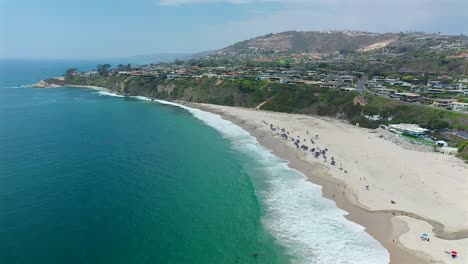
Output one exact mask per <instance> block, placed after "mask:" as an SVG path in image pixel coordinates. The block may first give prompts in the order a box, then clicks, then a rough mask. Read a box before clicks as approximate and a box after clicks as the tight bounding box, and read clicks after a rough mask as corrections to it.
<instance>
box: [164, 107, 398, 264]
mask: <svg viewBox="0 0 468 264" xmlns="http://www.w3.org/2000/svg"><path fill="white" fill-rule="evenodd" d="M156 101H158V102H159V103H162V104H169V105H174V106H178V107H181V108H184V109H186V110H188V111H189V112H190V113H192V114H193V115H194V116H195V117H196V118H198V119H200V120H202V121H203V122H205V123H206V124H208V125H210V126H212V127H214V128H215V129H216V130H218V131H219V132H220V133H221V134H222V135H223V136H225V137H226V138H228V139H229V140H231V141H232V142H233V143H234V144H233V147H234V148H236V149H238V150H239V151H241V152H243V153H244V154H246V155H248V156H250V157H252V158H253V159H252V160H255V161H256V162H257V164H258V165H257V168H255V169H254V171H255V173H251V174H254V175H251V176H252V177H254V178H256V179H253V181H254V182H255V181H257V182H263V184H264V185H265V184H266V185H267V186H268V187H265V188H257V194H258V196H259V198H260V200H261V202H262V204H263V205H264V207H265V211H266V214H265V217H264V219H263V223H264V225H265V226H266V227H267V229H269V230H270V231H271V232H272V234H273V235H274V236H275V237H276V238H277V240H278V241H279V243H280V244H281V245H283V246H284V247H286V248H287V249H288V251H289V253H290V254H291V255H292V256H294V258H295V259H294V260H293V262H294V263H327V264H329V263H330V264H331V263H342V264H345V263H346V264H351V263H356V264H357V263H359V264H380V263H388V262H389V259H390V257H389V254H388V252H387V251H386V250H385V248H384V247H383V246H382V245H381V244H380V243H379V242H378V241H376V240H375V239H373V238H372V237H371V236H370V235H369V234H367V233H366V232H365V231H364V227H362V226H360V225H358V224H356V223H354V222H351V221H349V220H347V219H346V218H345V217H344V216H345V215H346V214H347V212H345V211H343V210H341V209H339V208H337V207H336V205H335V204H334V203H333V202H332V201H331V200H328V199H325V198H323V197H322V196H321V194H322V192H321V187H320V186H319V185H316V184H313V183H311V182H309V181H306V177H305V176H304V175H303V174H301V173H300V172H298V171H296V170H294V169H291V168H289V167H288V165H287V162H286V161H284V160H282V159H279V158H278V157H276V156H274V155H273V154H271V152H270V151H269V150H267V149H266V148H264V147H262V146H261V145H260V144H258V142H257V140H256V139H255V138H254V137H253V136H251V135H250V134H249V133H248V132H247V131H245V130H243V129H242V128H240V127H239V126H237V125H235V124H233V123H232V122H230V121H227V120H224V119H222V118H221V117H220V116H219V115H216V114H212V113H208V112H204V111H201V110H199V109H194V108H190V107H187V106H184V105H179V104H176V103H172V102H166V101H161V100H156Z"/></svg>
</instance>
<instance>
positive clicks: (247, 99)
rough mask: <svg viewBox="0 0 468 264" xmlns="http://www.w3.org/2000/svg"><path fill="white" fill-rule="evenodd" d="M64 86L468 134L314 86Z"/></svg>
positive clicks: (387, 104) (103, 81) (153, 80)
mask: <svg viewBox="0 0 468 264" xmlns="http://www.w3.org/2000/svg"><path fill="white" fill-rule="evenodd" d="M70 84H74V85H90V86H100V87H105V88H108V89H110V90H112V91H114V92H117V93H121V94H125V95H142V96H147V97H150V98H160V99H166V100H181V101H186V102H195V103H209V104H219V105H228V106H239V107H247V108H254V107H257V106H259V105H260V104H261V106H259V109H261V110H269V111H277V112H286V113H298V114H316V115H321V116H330V117H336V118H342V119H346V120H348V121H350V122H351V123H353V124H355V123H359V125H360V126H362V127H367V128H376V127H378V126H379V125H382V124H384V125H385V124H389V123H415V124H419V125H421V126H423V127H426V128H429V129H443V128H452V129H460V130H467V129H468V118H467V116H466V114H463V113H457V112H451V111H447V110H443V109H435V108H431V107H428V106H423V105H418V104H411V103H406V102H401V101H395V100H390V99H386V98H382V97H376V96H372V95H368V94H359V93H356V92H345V91H341V90H337V89H326V88H319V87H317V86H307V85H290V84H280V83H269V82H267V81H254V80H221V79H213V78H206V77H205V78H199V79H195V78H191V79H174V80H168V79H166V78H165V77H154V76H129V75H123V74H120V75H115V76H104V75H99V74H98V75H94V76H90V77H82V76H77V77H74V78H72V79H71V80H70ZM376 115H378V116H379V117H378V118H377V119H376V120H373V119H370V118H369V116H376Z"/></svg>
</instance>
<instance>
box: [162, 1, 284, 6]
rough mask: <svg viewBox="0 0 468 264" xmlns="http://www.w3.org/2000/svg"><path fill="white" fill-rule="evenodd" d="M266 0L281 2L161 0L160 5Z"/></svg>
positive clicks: (241, 2) (239, 2)
mask: <svg viewBox="0 0 468 264" xmlns="http://www.w3.org/2000/svg"><path fill="white" fill-rule="evenodd" d="M265 2H279V0H160V1H159V4H160V5H165V6H178V5H193V4H216V3H227V4H253V3H265Z"/></svg>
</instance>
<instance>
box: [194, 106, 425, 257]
mask: <svg viewBox="0 0 468 264" xmlns="http://www.w3.org/2000/svg"><path fill="white" fill-rule="evenodd" d="M187 105H189V106H191V107H194V108H198V109H200V110H203V111H207V112H210V113H214V114H218V115H220V116H221V117H222V118H223V119H226V120H228V121H231V122H232V123H234V124H236V125H238V126H240V127H241V128H242V129H244V130H246V131H247V132H249V134H251V135H252V136H254V137H255V138H256V139H257V141H258V142H259V144H261V145H262V146H264V147H266V148H267V149H269V150H270V151H271V152H272V153H273V154H274V155H275V156H277V157H279V158H281V159H284V160H286V161H288V166H289V167H290V168H293V169H296V170H298V171H300V172H301V173H302V174H304V175H305V176H306V177H307V179H308V180H309V181H311V182H312V183H314V184H318V185H320V186H321V187H322V196H323V197H324V198H327V199H330V200H333V201H334V202H335V204H336V205H337V207H338V208H340V209H343V210H345V211H346V212H347V213H348V215H346V216H345V217H346V219H348V220H350V221H352V222H355V223H357V224H359V225H362V226H363V227H364V228H365V230H364V231H365V232H367V233H368V234H369V235H371V236H372V237H373V238H374V239H376V240H377V241H379V242H380V243H381V244H382V246H383V247H384V248H385V249H386V250H387V251H388V252H389V254H390V263H391V264H405V263H407V264H423V263H428V262H429V261H432V259H431V258H430V257H429V256H426V255H424V254H418V253H416V252H413V251H411V250H408V249H407V248H405V247H403V246H401V244H400V242H399V241H398V237H399V236H400V234H398V235H397V236H395V234H393V232H392V231H393V226H392V223H391V220H392V218H393V215H392V214H391V213H385V212H371V211H368V210H365V209H363V208H361V207H359V206H358V205H356V204H353V203H352V202H351V201H350V200H349V198H348V197H347V195H346V194H345V195H343V193H342V192H341V191H340V186H343V183H342V182H340V181H339V180H337V179H335V178H332V177H330V175H329V173H328V168H327V167H326V166H324V165H322V164H320V163H316V164H309V163H307V162H306V161H304V160H302V159H300V157H299V156H297V155H296V153H294V152H295V151H293V150H292V149H291V150H289V149H285V148H282V146H281V145H282V144H278V142H277V140H275V139H274V138H273V137H271V135H268V134H266V133H264V132H262V131H260V130H259V129H257V127H255V126H249V125H248V124H246V122H245V121H243V120H240V119H238V118H236V117H235V116H233V115H229V114H227V113H225V112H222V111H216V110H213V109H212V108H209V106H208V107H207V105H201V104H192V103H187ZM333 194H335V195H334V198H333V197H332V196H333ZM375 223H379V225H375ZM393 240H395V242H396V243H393V242H392V241H393ZM389 241H390V243H389Z"/></svg>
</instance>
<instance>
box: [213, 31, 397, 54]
mask: <svg viewBox="0 0 468 264" xmlns="http://www.w3.org/2000/svg"><path fill="white" fill-rule="evenodd" d="M396 38H397V35H396V34H392V33H387V34H378V33H369V32H357V31H302V32H299V31H287V32H282V33H277V34H268V35H265V36H261V37H256V38H253V39H250V40H246V41H242V42H239V43H237V44H234V45H232V46H229V47H227V48H224V49H222V50H221V52H250V51H256V50H259V51H275V52H320V53H333V52H337V51H345V50H349V51H356V50H359V49H362V48H366V47H368V46H370V45H373V44H376V43H380V42H389V41H393V40H395V39H396Z"/></svg>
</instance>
